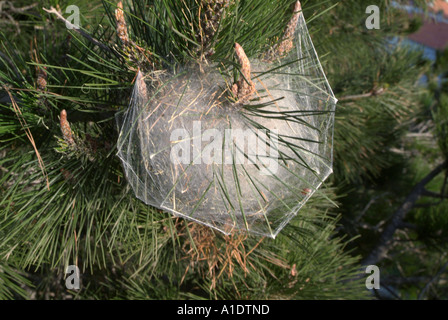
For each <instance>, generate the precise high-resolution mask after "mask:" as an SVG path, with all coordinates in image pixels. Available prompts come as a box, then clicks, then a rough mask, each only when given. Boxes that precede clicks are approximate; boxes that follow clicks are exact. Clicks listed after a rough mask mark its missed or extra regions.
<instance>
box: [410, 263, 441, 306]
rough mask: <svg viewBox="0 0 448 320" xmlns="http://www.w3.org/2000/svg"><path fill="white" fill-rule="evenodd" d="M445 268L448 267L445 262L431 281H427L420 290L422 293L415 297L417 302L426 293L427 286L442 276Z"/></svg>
mask: <svg viewBox="0 0 448 320" xmlns="http://www.w3.org/2000/svg"><path fill="white" fill-rule="evenodd" d="M447 267H448V262H446V263H445V264H444V265H443V266H442V268H440V270H439V272H437V274H436V275H435V276H434V277H432V278H431V280H429V281H428V282H427V283H426V285H425V287H424V288H423V289H422V291H420V293H419V295H418V297H417V299H418V300H421V299H422V298H423V295H424V294H425V293H426V291H427V290H428V288H429V286H430V285H431V284H432V283H433V282H434V281H435V280H437V278H439V277H440V276H441V275H442V273H444V272H445V270H446V268H447Z"/></svg>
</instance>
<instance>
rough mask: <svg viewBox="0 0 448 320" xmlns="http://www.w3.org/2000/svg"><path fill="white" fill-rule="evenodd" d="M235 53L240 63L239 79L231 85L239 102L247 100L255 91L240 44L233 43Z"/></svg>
mask: <svg viewBox="0 0 448 320" xmlns="http://www.w3.org/2000/svg"><path fill="white" fill-rule="evenodd" d="M235 54H236V56H237V57H238V61H239V63H240V65H241V74H242V76H240V79H239V80H238V82H237V83H235V84H234V85H233V86H232V93H233V94H234V95H235V96H236V97H237V98H238V101H239V102H241V103H245V102H247V101H248V100H249V99H250V97H251V96H252V94H253V93H254V91H255V86H254V83H253V82H252V80H251V72H250V62H249V59H248V58H247V55H246V53H245V52H244V49H243V47H241V45H240V44H238V43H235Z"/></svg>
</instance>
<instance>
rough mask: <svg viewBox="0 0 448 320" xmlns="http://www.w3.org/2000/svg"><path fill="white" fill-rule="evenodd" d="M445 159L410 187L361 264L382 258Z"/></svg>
mask: <svg viewBox="0 0 448 320" xmlns="http://www.w3.org/2000/svg"><path fill="white" fill-rule="evenodd" d="M447 164H448V163H447V161H445V162H443V163H442V164H440V165H438V166H437V167H436V168H435V169H434V170H432V171H431V172H430V173H429V174H428V175H427V176H426V177H424V178H423V179H422V180H421V181H420V182H419V183H417V184H416V185H415V186H414V188H413V189H412V191H411V193H410V194H409V195H408V196H407V197H406V199H405V200H404V202H403V203H402V205H401V206H400V208H398V210H397V211H395V213H394V214H393V215H392V218H391V219H390V221H389V223H388V225H387V226H386V227H385V228H384V230H383V232H382V233H381V236H380V238H379V241H378V243H377V244H376V246H375V247H374V248H373V249H372V251H371V252H370V254H369V255H368V256H367V257H366V258H365V259H364V260H363V261H362V264H363V265H372V264H376V263H377V262H378V261H380V260H381V259H383V258H384V257H385V255H386V254H387V252H388V250H389V246H390V244H391V242H392V240H393V236H394V234H395V231H396V230H397V229H398V228H399V226H400V225H401V223H402V222H403V220H404V218H405V217H406V215H407V213H408V212H409V211H411V210H412V209H413V208H414V207H415V203H416V202H417V200H418V199H419V198H420V196H421V195H422V193H423V190H424V189H425V186H426V185H427V184H428V183H429V182H430V181H431V180H432V179H434V178H435V177H436V176H437V175H438V174H439V173H440V172H442V171H443V170H444V169H446V167H447Z"/></svg>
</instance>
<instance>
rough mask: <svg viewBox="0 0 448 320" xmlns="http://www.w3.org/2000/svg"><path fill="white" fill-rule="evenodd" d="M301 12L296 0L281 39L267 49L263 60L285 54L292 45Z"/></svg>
mask: <svg viewBox="0 0 448 320" xmlns="http://www.w3.org/2000/svg"><path fill="white" fill-rule="evenodd" d="M301 14H302V5H301V4H300V1H296V3H295V4H294V13H293V16H292V18H291V20H289V22H288V25H287V26H286V30H285V33H284V34H283V37H282V41H281V42H280V43H277V44H276V45H274V46H273V47H272V48H271V50H269V52H268V54H267V57H266V58H265V60H267V61H272V60H273V59H274V58H275V57H280V58H281V57H283V56H285V55H286V54H287V53H288V52H289V51H291V49H292V48H293V47H294V43H293V41H294V33H295V31H296V28H297V24H298V22H299V17H300V15H301Z"/></svg>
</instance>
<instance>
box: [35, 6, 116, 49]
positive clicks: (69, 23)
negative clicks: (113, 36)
mask: <svg viewBox="0 0 448 320" xmlns="http://www.w3.org/2000/svg"><path fill="white" fill-rule="evenodd" d="M42 9H44V10H45V11H46V12H48V13H52V14H54V15H56V17H57V18H58V19H59V20H61V21H64V22H65V25H66V26H67V27H68V28H71V29H72V30H74V31H75V32H77V33H79V34H80V35H81V36H83V37H84V38H86V39H87V40H89V41H90V42H92V43H93V44H95V45H97V46H98V47H100V48H101V49H103V50H105V51H107V52H110V53H112V50H111V49H110V48H109V47H108V46H106V45H105V44H103V43H101V42H100V41H98V40H97V39H95V38H93V37H92V36H91V35H90V34H88V33H87V32H85V31H84V30H82V29H81V28H79V26H75V25H74V24H72V23H71V22H69V21H68V20H67V19H65V18H64V17H63V16H62V14H61V13H60V12H59V11H58V10H56V9H55V8H54V7H51V8H50V10H48V9H45V8H42Z"/></svg>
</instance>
